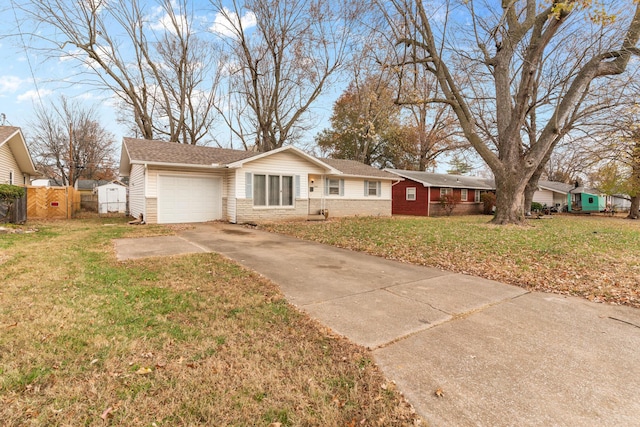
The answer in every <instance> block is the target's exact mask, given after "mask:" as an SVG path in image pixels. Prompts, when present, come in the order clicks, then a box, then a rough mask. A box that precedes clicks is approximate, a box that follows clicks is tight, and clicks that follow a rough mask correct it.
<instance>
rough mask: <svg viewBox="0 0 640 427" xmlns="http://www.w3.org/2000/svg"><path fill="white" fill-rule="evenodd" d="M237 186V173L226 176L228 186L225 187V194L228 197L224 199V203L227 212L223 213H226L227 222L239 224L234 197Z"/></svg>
mask: <svg viewBox="0 0 640 427" xmlns="http://www.w3.org/2000/svg"><path fill="white" fill-rule="evenodd" d="M235 185H236V172H235V171H233V172H229V173H228V174H227V176H226V185H224V187H226V188H225V190H224V191H225V194H226V195H227V196H226V197H223V201H225V202H226V205H225V210H224V211H223V212H226V218H225V220H227V221H229V222H234V223H235V222H237V221H236V198H235V197H233V195H234V194H235V193H236V191H235Z"/></svg>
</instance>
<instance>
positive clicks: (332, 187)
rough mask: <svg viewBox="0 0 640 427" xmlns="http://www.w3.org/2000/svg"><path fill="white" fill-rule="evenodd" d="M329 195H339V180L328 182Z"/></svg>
mask: <svg viewBox="0 0 640 427" xmlns="http://www.w3.org/2000/svg"><path fill="white" fill-rule="evenodd" d="M329 194H334V195H336V196H337V195H339V194H340V180H339V179H330V180H329Z"/></svg>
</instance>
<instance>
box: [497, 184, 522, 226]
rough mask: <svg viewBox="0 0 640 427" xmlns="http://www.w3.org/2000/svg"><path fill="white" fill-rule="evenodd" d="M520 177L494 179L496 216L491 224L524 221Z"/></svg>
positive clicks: (520, 222)
mask: <svg viewBox="0 0 640 427" xmlns="http://www.w3.org/2000/svg"><path fill="white" fill-rule="evenodd" d="M496 178H497V177H496ZM525 185H526V181H524V180H522V179H518V180H515V179H514V180H509V179H496V216H495V217H494V218H493V220H492V221H491V222H492V223H493V224H499V225H504V224H522V223H524V219H525V217H524V209H523V206H524V204H523V201H524V187H525Z"/></svg>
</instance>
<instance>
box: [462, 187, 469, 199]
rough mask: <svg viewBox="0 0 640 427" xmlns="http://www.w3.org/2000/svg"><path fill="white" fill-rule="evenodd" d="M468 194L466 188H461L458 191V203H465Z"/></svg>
mask: <svg viewBox="0 0 640 427" xmlns="http://www.w3.org/2000/svg"><path fill="white" fill-rule="evenodd" d="M468 195H469V194H468V192H467V189H466V188H462V189H460V201H461V202H466V201H467V197H468Z"/></svg>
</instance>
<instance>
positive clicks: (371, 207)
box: [309, 198, 391, 217]
mask: <svg viewBox="0 0 640 427" xmlns="http://www.w3.org/2000/svg"><path fill="white" fill-rule="evenodd" d="M321 208H322V200H321V199H311V200H310V205H309V212H310V213H312V214H317V213H319V212H320V209H321ZM324 209H327V210H328V211H329V217H341V216H356V215H361V216H365V215H366V216H390V213H391V200H380V199H377V198H376V199H353V200H344V199H325V200H324Z"/></svg>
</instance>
